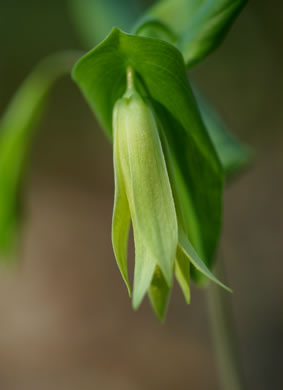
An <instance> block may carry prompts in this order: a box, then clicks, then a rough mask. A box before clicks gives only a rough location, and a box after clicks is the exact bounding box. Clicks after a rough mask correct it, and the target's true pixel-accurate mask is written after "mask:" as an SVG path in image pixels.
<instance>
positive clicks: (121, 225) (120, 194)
mask: <svg viewBox="0 0 283 390" xmlns="http://www.w3.org/2000/svg"><path fill="white" fill-rule="evenodd" d="M114 177H115V196H114V209H113V218H112V245H113V250H114V254H115V257H116V261H117V264H118V267H119V270H120V272H121V274H122V277H123V279H124V281H125V283H126V286H127V288H128V292H129V295H130V296H131V288H130V284H129V279H128V267H127V260H128V258H127V257H128V236H129V228H130V209H129V204H128V199H127V195H126V191H125V186H124V182H123V177H122V172H121V168H120V159H119V150H118V140H117V137H116V131H115V129H114Z"/></svg>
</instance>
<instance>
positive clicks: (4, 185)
mask: <svg viewBox="0 0 283 390" xmlns="http://www.w3.org/2000/svg"><path fill="white" fill-rule="evenodd" d="M77 58H78V54H75V53H69V52H68V53H60V54H57V55H54V56H51V57H49V58H47V59H46V60H45V61H43V62H42V63H41V64H40V65H39V66H38V67H37V68H36V69H35V70H34V72H33V73H32V74H31V75H30V76H29V77H28V78H27V79H26V81H25V82H24V83H23V85H22V86H21V87H20V89H19V90H18V91H17V93H16V95H15V96H14V98H13V99H12V101H11V103H10V105H9V106H8V108H7V110H6V112H5V113H4V115H3V117H2V119H1V122H0V251H9V250H10V249H11V247H12V246H13V243H14V239H15V233H16V228H17V227H18V224H19V191H20V187H21V184H22V178H23V175H24V172H25V169H26V165H27V155H28V152H29V149H30V146H31V143H32V137H33V130H34V127H35V125H36V124H37V122H38V120H39V118H40V116H41V113H42V109H43V106H44V103H45V102H46V98H47V96H48V93H49V91H50V89H51V87H52V86H53V85H54V83H55V81H56V80H57V79H58V78H59V77H60V76H62V75H64V74H66V73H68V72H69V71H70V68H71V66H72V64H73V63H74V61H75V60H76V59H77Z"/></svg>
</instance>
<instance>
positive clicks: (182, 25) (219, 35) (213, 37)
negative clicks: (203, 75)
mask: <svg viewBox="0 0 283 390" xmlns="http://www.w3.org/2000/svg"><path fill="white" fill-rule="evenodd" d="M245 3H246V0H161V1H159V2H158V3H157V4H155V5H154V6H153V7H152V8H151V9H150V10H149V11H147V12H146V17H148V18H154V19H157V20H161V21H162V22H164V23H165V24H167V25H168V26H169V27H170V28H171V29H172V31H173V32H174V33H176V34H177V35H178V36H179V39H178V40H177V42H176V45H177V47H178V48H179V50H180V51H181V52H182V53H183V56H184V58H185V62H186V64H187V66H192V65H193V64H195V63H196V62H199V61H200V60H202V59H203V58H204V57H206V56H207V55H208V54H209V53H210V52H211V51H213V50H214V49H215V48H217V47H218V46H219V44H220V43H221V42H222V41H223V39H224V38H225V36H226V33H227V31H228V30H229V28H230V27H231V25H232V23H233V21H234V19H235V18H236V16H237V15H238V14H239V12H240V10H241V9H242V8H243V6H244V5H245ZM144 20H145V19H144Z"/></svg>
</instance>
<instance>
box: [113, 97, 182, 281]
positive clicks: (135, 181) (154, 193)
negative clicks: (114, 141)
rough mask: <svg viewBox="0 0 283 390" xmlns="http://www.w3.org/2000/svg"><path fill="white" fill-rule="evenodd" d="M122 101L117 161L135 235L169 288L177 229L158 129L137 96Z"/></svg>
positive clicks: (148, 108)
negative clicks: (122, 132) (153, 260)
mask: <svg viewBox="0 0 283 390" xmlns="http://www.w3.org/2000/svg"><path fill="white" fill-rule="evenodd" d="M124 100H127V105H128V107H127V115H126V116H124V126H123V128H124V135H123V137H121V134H120V135H119V139H121V144H120V151H121V152H120V158H121V166H122V169H123V172H124V175H123V176H124V180H125V185H126V191H127V194H128V198H130V197H131V200H130V199H129V204H130V210H131V217H132V220H133V227H134V235H135V236H136V235H137V232H138V236H139V240H143V242H144V243H143V245H144V247H145V248H147V250H148V251H149V252H150V253H151V257H152V258H154V259H156V260H155V262H156V263H157V264H159V266H160V268H161V270H162V272H163V274H164V277H165V279H166V281H167V283H168V284H169V285H171V284H172V280H173V266H174V260H175V254H176V248H177V242H178V228H177V217H176V211H175V205H174V200H173V196H172V191H171V186H170V182H169V178H168V173H167V169H166V164H165V160H164V156H163V151H162V148H161V143H160V139H159V134H158V129H157V126H156V122H155V119H154V116H153V113H152V111H151V109H150V107H149V106H148V105H147V104H146V103H145V102H144V101H143V100H142V98H141V97H140V96H139V95H138V94H137V93H133V94H132V95H131V96H130V97H129V98H127V99H126V98H125V99H124ZM122 150H123V152H122ZM126 151H127V153H126ZM129 194H131V195H129ZM136 241H137V240H136V239H135V242H136Z"/></svg>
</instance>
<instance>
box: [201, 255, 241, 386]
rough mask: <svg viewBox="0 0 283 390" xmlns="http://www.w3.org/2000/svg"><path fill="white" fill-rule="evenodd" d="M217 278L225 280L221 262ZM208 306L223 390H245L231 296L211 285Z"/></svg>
mask: <svg viewBox="0 0 283 390" xmlns="http://www.w3.org/2000/svg"><path fill="white" fill-rule="evenodd" d="M217 268H218V269H217V274H218V275H217V276H219V277H222V278H223V273H224V272H223V268H222V264H221V261H219V262H218V266H217ZM208 306H209V315H210V321H211V328H212V336H213V342H214V347H215V353H216V361H217V365H218V370H219V376H220V381H221V384H222V388H223V390H243V389H244V388H245V386H244V380H243V373H242V368H241V364H240V359H239V357H238V351H237V348H236V341H235V334H234V329H233V321H232V313H231V309H230V307H231V306H230V302H229V294H227V292H225V291H223V290H222V289H221V288H219V287H218V286H216V285H214V284H211V285H210V287H209V290H208Z"/></svg>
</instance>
